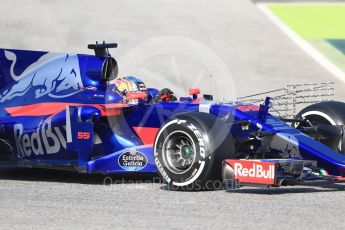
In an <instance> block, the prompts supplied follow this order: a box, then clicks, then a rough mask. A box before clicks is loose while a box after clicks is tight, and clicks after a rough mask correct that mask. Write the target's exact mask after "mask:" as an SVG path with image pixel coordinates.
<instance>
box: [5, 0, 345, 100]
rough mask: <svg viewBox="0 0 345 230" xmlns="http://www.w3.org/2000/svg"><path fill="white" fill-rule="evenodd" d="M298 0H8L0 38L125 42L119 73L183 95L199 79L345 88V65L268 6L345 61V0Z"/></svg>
mask: <svg viewBox="0 0 345 230" xmlns="http://www.w3.org/2000/svg"><path fill="white" fill-rule="evenodd" d="M291 2H293V4H290V2H289V1H280V2H278V3H277V2H272V1H263V2H260V1H256V2H252V1H250V0H240V1H235V0H231V1H229V0H212V1H211V0H209V1H207V0H189V1H185V0H174V1H172V0H171V1H170V0H165V1H159V0H145V1H141V0H130V1H128V0H99V1H93V0H84V1H78V0H60V1H49V0H30V1H27V0H2V1H1V8H0V17H1V18H0V31H1V36H0V47H4V48H15V49H34V50H46V51H54V52H71V53H92V50H88V49H87V44H89V43H94V42H95V41H103V40H105V41H107V42H117V43H118V44H119V46H118V48H117V49H115V50H112V51H111V53H112V55H113V56H114V57H115V58H116V59H117V60H118V63H119V70H120V74H121V75H136V76H139V77H140V78H141V79H142V80H144V81H145V82H146V83H147V85H148V86H149V87H150V86H151V87H158V88H160V87H169V88H171V89H173V91H175V93H176V94H178V96H182V95H184V94H186V93H187V90H188V88H189V87H200V88H201V90H202V92H203V93H213V94H216V96H217V97H216V98H217V99H230V98H235V97H240V96H244V95H248V94H253V93H256V92H262V91H267V90H271V89H275V88H281V87H284V86H285V85H286V84H296V83H306V82H308V83H310V82H328V81H335V82H336V88H337V94H336V98H337V99H342V98H344V96H345V92H343V90H342V89H343V84H344V83H343V82H344V79H342V77H341V76H340V75H341V74H338V76H336V75H337V74H334V73H331V72H332V71H330V70H329V69H327V68H325V67H324V66H322V65H320V63H319V62H317V61H316V60H315V59H314V58H313V57H312V56H310V55H308V54H307V53H306V52H305V50H303V49H302V48H301V47H300V46H299V45H298V44H296V42H295V41H293V40H292V39H291V38H290V37H289V36H288V35H287V34H286V33H285V32H284V31H283V30H282V29H281V28H279V26H277V24H276V22H274V21H272V18H271V17H269V16H268V15H267V12H264V11H269V13H272V14H274V15H275V17H276V18H278V19H279V20H280V21H281V22H282V23H283V24H284V25H286V27H289V28H292V30H294V31H296V34H298V35H300V37H301V39H304V38H306V39H307V40H308V41H310V42H311V43H312V45H313V47H316V48H317V49H318V48H319V47H322V49H323V51H322V52H323V53H325V54H328V57H333V59H335V60H336V61H335V62H336V64H337V65H339V66H343V67H344V66H345V64H344V63H345V62H342V59H341V58H339V56H342V54H341V55H340V54H339V53H341V49H340V50H339V49H337V48H336V47H337V44H338V43H336V42H335V43H334V41H333V43H332V41H330V42H329V41H328V40H327V39H339V38H343V37H345V36H344V28H345V27H343V26H341V22H343V21H344V20H342V21H341V19H343V18H339V17H345V16H344V15H345V9H344V7H339V5H341V3H337V4H338V5H337V4H334V3H332V4H331V5H332V6H331V7H329V6H325V4H320V3H319V2H318V3H316V4H313V3H309V4H305V3H302V4H301V3H300V1H291ZM296 2H297V3H296ZM258 4H259V5H263V7H264V8H265V9H266V10H264V11H263V10H262V7H261V8H260V7H258ZM315 5H317V9H316V11H315ZM326 5H327V4H326ZM330 8H332V9H330ZM338 8H340V11H339V10H338ZM323 9H326V10H328V11H327V12H326V13H321V12H322V11H323ZM335 11H336V12H337V14H336V15H335V14H334V12H335ZM318 13H319V15H320V17H318ZM320 13H321V14H320ZM334 15H335V19H334ZM330 17H332V18H331V19H328V18H330ZM315 18H317V20H316V19H315ZM327 23H328V24H327ZM320 25H322V26H321V27H320ZM319 28H320V30H318V29H319ZM332 29H333V30H336V31H339V32H337V33H332V31H330V30H332ZM315 30H316V31H317V32H315ZM327 36H329V37H327ZM340 45H341V44H340ZM325 46H326V48H324V47H325ZM338 46H339V44H338ZM329 47H331V48H329ZM318 50H319V51H320V50H321V49H318ZM334 50H335V51H334ZM332 52H333V53H332ZM329 53H331V54H329ZM337 54H338V55H337ZM339 63H341V64H339ZM340 69H341V68H340Z"/></svg>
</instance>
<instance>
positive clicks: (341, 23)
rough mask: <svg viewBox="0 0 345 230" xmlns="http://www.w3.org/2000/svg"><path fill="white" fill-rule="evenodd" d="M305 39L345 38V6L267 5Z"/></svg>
mask: <svg viewBox="0 0 345 230" xmlns="http://www.w3.org/2000/svg"><path fill="white" fill-rule="evenodd" d="M267 6H268V8H269V9H270V10H272V12H273V13H274V14H276V15H277V16H278V17H279V18H280V19H281V20H282V21H283V22H284V23H286V24H287V25H288V26H290V27H291V28H292V29H293V30H294V31H295V32H297V33H298V34H299V35H300V36H302V37H303V38H305V39H324V38H332V39H337V38H345V4H327V3H325V4H267Z"/></svg>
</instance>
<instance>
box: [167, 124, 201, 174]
mask: <svg viewBox="0 0 345 230" xmlns="http://www.w3.org/2000/svg"><path fill="white" fill-rule="evenodd" d="M162 153H163V154H162V156H163V161H164V163H165V165H166V166H167V167H168V168H169V170H170V171H172V172H174V173H176V174H182V173H185V172H186V171H188V170H189V169H190V168H191V167H192V165H193V164H194V162H195V158H196V151H195V144H194V141H193V139H192V138H191V136H190V135H189V134H188V133H186V132H184V131H175V132H172V133H171V134H169V135H168V136H167V137H166V139H165V141H164V143H163V146H162Z"/></svg>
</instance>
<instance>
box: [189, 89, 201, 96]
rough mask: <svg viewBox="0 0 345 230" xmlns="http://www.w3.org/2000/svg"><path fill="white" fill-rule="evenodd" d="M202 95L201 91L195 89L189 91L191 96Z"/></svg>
mask: <svg viewBox="0 0 345 230" xmlns="http://www.w3.org/2000/svg"><path fill="white" fill-rule="evenodd" d="M197 94H200V89H198V88H195V89H189V95H197Z"/></svg>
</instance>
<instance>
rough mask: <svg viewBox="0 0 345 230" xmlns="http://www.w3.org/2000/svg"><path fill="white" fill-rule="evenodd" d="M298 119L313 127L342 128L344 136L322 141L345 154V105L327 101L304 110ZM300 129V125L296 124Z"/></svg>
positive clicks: (298, 115)
mask: <svg viewBox="0 0 345 230" xmlns="http://www.w3.org/2000/svg"><path fill="white" fill-rule="evenodd" d="M296 119H304V120H307V121H309V122H310V123H311V124H313V125H319V124H321V125H334V126H342V130H343V131H342V135H341V136H337V137H333V138H328V139H323V140H320V142H321V143H323V144H325V145H327V146H328V147H330V148H332V149H334V150H336V151H338V152H340V153H342V154H345V140H344V127H345V103H343V102H338V101H326V102H321V103H317V104H314V105H311V106H308V107H306V108H304V109H303V110H302V111H301V112H299V113H298V114H297V116H296ZM295 126H296V127H298V124H297V123H296V124H295Z"/></svg>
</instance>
